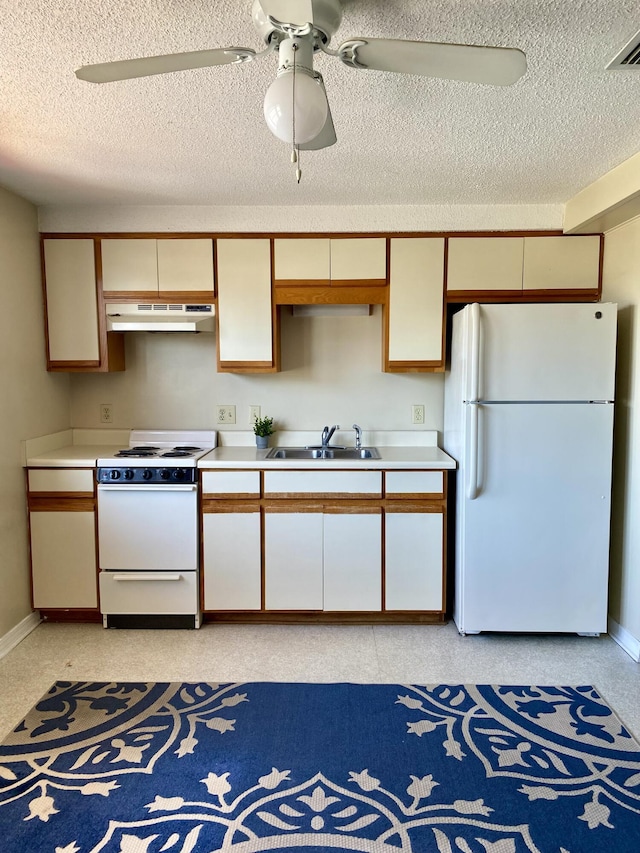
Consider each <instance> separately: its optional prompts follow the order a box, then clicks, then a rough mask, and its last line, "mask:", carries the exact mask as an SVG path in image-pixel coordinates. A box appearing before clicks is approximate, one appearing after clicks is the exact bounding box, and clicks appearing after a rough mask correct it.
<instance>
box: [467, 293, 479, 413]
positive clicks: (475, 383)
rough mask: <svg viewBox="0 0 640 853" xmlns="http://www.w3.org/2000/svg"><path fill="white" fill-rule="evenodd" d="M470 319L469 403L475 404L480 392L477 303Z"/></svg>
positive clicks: (470, 310)
mask: <svg viewBox="0 0 640 853" xmlns="http://www.w3.org/2000/svg"><path fill="white" fill-rule="evenodd" d="M469 318H470V320H471V332H470V336H471V341H470V347H469V350H470V360H469V374H470V375H469V402H471V403H474V402H475V401H476V400H477V399H478V394H479V390H480V305H479V304H478V303H477V302H474V303H473V304H472V305H470V306H469Z"/></svg>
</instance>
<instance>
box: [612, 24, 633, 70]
mask: <svg viewBox="0 0 640 853" xmlns="http://www.w3.org/2000/svg"><path fill="white" fill-rule="evenodd" d="M606 68H607V70H608V71H611V70H616V69H621V68H622V69H627V70H629V71H640V31H639V32H637V33H636V34H635V35H634V36H633V38H632V39H631V41H630V42H628V43H627V44H625V46H624V47H623V48H622V50H621V51H620V52H619V53H618V54H617V55H616V56H614V58H613V59H612V60H611V62H609V64H608V65H607V66H606Z"/></svg>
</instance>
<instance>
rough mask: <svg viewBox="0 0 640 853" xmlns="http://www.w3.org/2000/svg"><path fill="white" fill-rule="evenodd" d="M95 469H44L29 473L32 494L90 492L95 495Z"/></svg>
mask: <svg viewBox="0 0 640 853" xmlns="http://www.w3.org/2000/svg"><path fill="white" fill-rule="evenodd" d="M94 477H95V472H94V470H93V468H83V469H82V470H78V469H69V468H44V469H33V470H31V471H29V472H28V480H29V491H30V492H83V493H86V492H89V493H90V494H93V482H94Z"/></svg>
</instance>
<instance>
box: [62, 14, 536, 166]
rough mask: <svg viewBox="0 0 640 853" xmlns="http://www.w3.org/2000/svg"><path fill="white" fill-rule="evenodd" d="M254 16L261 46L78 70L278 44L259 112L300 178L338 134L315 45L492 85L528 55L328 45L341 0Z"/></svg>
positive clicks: (123, 65) (180, 64)
mask: <svg viewBox="0 0 640 853" xmlns="http://www.w3.org/2000/svg"><path fill="white" fill-rule="evenodd" d="M252 17H253V23H254V25H255V26H256V28H257V30H258V32H259V34H260V35H261V36H262V38H263V39H264V42H265V44H266V47H265V49H264V50H262V51H259V52H257V51H255V50H252V49H251V48H246V47H227V48H214V49H211V50H196V51H190V52H188V53H173V54H167V55H164V56H148V57H142V58H140V59H124V60H120V61H116V62H103V63H98V64H96V65H84V66H82V68H78V69H77V71H76V72H75V73H76V76H77V77H78V78H79V79H80V80H87V81H89V82H90V83H110V82H114V81H117V80H130V79H133V78H136V77H147V76H151V75H153V74H167V73H170V72H173V71H186V70H188V69H193V68H208V67H210V66H213V65H236V64H239V63H242V62H249V61H252V60H254V59H259V58H261V57H263V56H266V55H267V54H270V53H274V52H277V54H278V71H277V76H276V79H275V80H274V81H273V83H272V84H271V86H270V87H269V89H268V90H267V93H266V96H265V101H264V115H265V119H266V122H267V125H268V127H269V129H270V130H271V131H272V133H274V134H275V136H277V137H278V138H279V139H281V140H283V141H284V142H288V143H289V144H291V145H292V146H293V153H292V160H293V161H294V162H297V163H298V167H297V170H296V174H297V178H298V181H300V174H301V172H300V166H299V152H300V151H301V150H319V149H321V148H327V147H328V146H330V145H333V144H334V143H335V142H336V133H335V129H334V126H333V121H332V118H331V111H330V109H329V103H328V100H327V95H326V91H325V87H324V82H323V79H322V76H321V74H319V73H318V72H317V71H314V68H313V55H314V53H315V52H317V51H322V52H323V53H326V54H328V55H329V56H335V57H337V58H338V59H340V60H341V61H342V62H343V63H344V64H345V65H348V66H349V67H350V68H356V69H370V70H374V71H392V72H396V73H400V74H418V75H424V76H427V77H440V78H443V79H446V80H460V81H463V82H469V83H485V84H489V85H494V86H509V85H511V84H512V83H515V82H516V81H517V80H518V79H519V78H520V77H521V76H522V75H523V74H524V73H525V71H526V70H527V62H526V57H525V55H524V53H523V52H522V51H521V50H518V49H516V48H505V47H485V46H480V45H462V44H442V43H438V42H427V41H405V40H402V39H380V38H366V37H363V38H352V39H348V40H347V41H345V42H343V43H342V44H341V45H340V46H339V47H338V49H337V50H332V49H331V48H330V47H329V43H330V42H331V38H332V36H333V35H334V34H335V32H336V30H337V29H338V27H339V26H340V22H341V20H342V4H341V0H254V3H253V8H252Z"/></svg>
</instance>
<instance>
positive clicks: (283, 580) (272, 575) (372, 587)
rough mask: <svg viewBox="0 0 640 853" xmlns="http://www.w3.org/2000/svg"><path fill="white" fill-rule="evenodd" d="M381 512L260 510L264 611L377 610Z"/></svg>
mask: <svg viewBox="0 0 640 853" xmlns="http://www.w3.org/2000/svg"><path fill="white" fill-rule="evenodd" d="M381 555H382V516H381V514H380V513H378V514H375V513H366V514H364V513H350V512H345V513H340V512H330V513H323V512H306V513H305V512H299V513H298V512H267V513H265V583H266V602H265V603H266V609H267V610H324V611H356V610H361V611H372V610H374V611H379V610H381V608H382V594H381V560H382V556H381Z"/></svg>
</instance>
